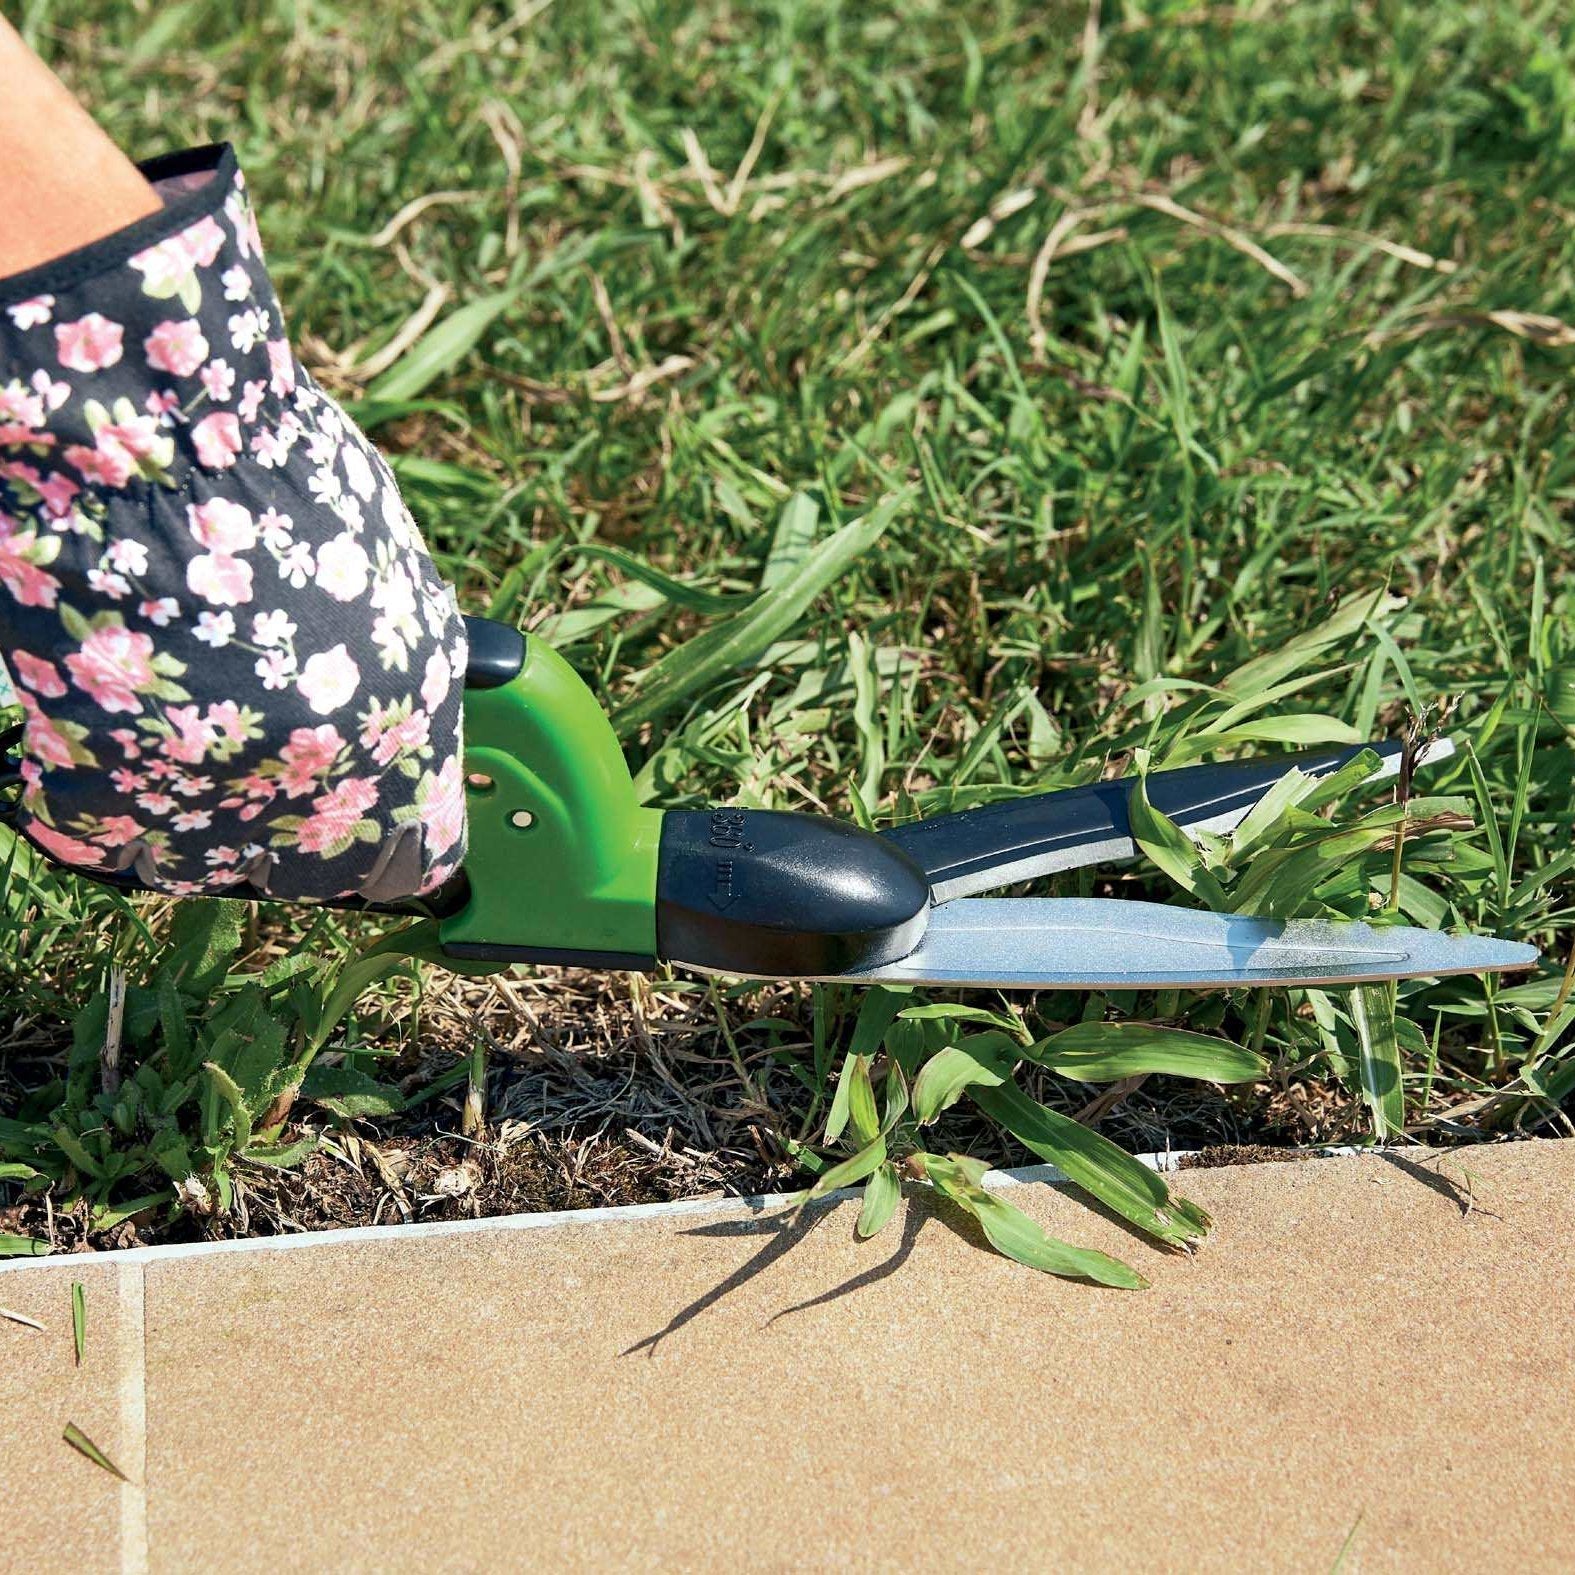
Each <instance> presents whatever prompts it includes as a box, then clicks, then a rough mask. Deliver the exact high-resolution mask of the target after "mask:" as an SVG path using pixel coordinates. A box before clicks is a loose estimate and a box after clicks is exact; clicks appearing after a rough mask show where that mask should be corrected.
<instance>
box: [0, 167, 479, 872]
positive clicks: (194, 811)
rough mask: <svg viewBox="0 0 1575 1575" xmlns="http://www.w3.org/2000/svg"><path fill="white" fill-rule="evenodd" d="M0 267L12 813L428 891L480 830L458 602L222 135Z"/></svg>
mask: <svg viewBox="0 0 1575 1575" xmlns="http://www.w3.org/2000/svg"><path fill="white" fill-rule="evenodd" d="M143 170H144V173H145V174H146V175H147V177H148V179H149V180H150V181H151V182H153V184H154V185H155V187H156V188H157V189H159V190H160V192H161V194H162V195H163V196H164V198H165V207H164V211H163V212H162V213H160V214H157V215H155V216H153V217H152V218H151V219H148V220H144V221H142V222H141V223H139V224H136V225H133V226H131V227H130V228H129V229H127V230H124V231H121V232H120V233H118V234H116V235H113V236H110V237H109V238H108V239H107V240H104V241H101V242H99V243H97V244H96V245H94V246H90V247H88V248H86V249H85V250H83V251H81V252H77V253H74V254H72V255H71V256H69V257H66V258H63V259H61V260H59V261H57V262H54V263H50V264H47V265H45V266H44V267H43V268H40V269H35V270H33V271H31V272H30V273H28V274H25V275H21V276H18V277H15V278H12V279H9V280H4V281H0V648H3V651H4V655H5V659H6V662H7V664H8V666H9V668H10V671H11V673H12V675H13V677H14V680H15V685H16V692H17V700H18V702H19V703H20V705H21V707H22V711H23V716H24V721H25V732H24V735H23V749H24V755H25V758H24V761H23V765H22V777H23V797H22V808H21V813H20V817H19V822H18V823H19V825H20V826H21V828H22V829H23V831H24V832H25V833H26V834H27V835H28V836H29V837H30V838H31V839H32V840H33V841H34V842H35V843H37V844H38V846H40V847H41V848H43V849H44V850H45V851H46V852H47V853H49V854H50V855H51V856H52V857H54V858H55V859H57V860H59V861H61V862H63V863H66V864H70V865H76V866H79V867H81V868H84V869H87V870H92V871H96V872H99V873H102V874H111V873H114V872H118V871H127V870H130V871H133V872H134V873H135V875H136V876H137V877H138V878H139V879H140V880H141V881H142V882H143V883H145V884H147V885H150V886H153V887H155V888H157V889H159V890H162V891H166V892H171V893H175V894H178V895H188V894H194V893H199V892H217V891H222V890H226V889H233V888H238V889H239V890H241V891H242V892H245V891H247V890H261V891H266V892H267V893H269V894H270V895H273V896H277V897H282V898H289V899H303V900H320V901H331V900H335V899H345V898H351V897H358V896H369V897H374V898H377V899H378V900H382V901H391V900H394V899H396V898H399V897H404V896H411V895H416V894H422V893H427V892H430V891H432V890H434V889H435V888H436V887H437V886H439V885H440V884H441V883H442V882H443V881H444V880H445V879H446V878H447V877H448V876H449V875H450V874H451V873H452V872H453V871H454V870H455V868H456V867H457V866H458V864H459V862H460V860H461V859H462V858H463V856H464V851H465V816H464V791H463V776H462V772H461V767H460V692H461V688H462V675H463V673H464V671H465V656H466V653H465V633H464V625H463V622H462V621H461V619H460V618H459V616H458V613H457V611H456V609H455V606H454V602H453V597H452V594H451V593H450V591H449V590H448V588H447V587H446V586H445V585H444V584H443V582H442V581H441V580H440V579H439V577H438V574H437V572H436V570H435V569H434V567H433V565H432V561H431V559H430V558H429V557H428V555H427V552H426V549H425V547H424V546H423V544H422V541H421V536H420V533H419V532H418V531H417V529H416V526H415V523H414V521H413V520H412V519H411V517H410V514H409V512H408V510H407V509H406V508H405V505H404V502H403V500H402V499H401V498H400V495H399V490H398V488H397V486H396V485H395V483H394V479H393V477H392V475H391V474H390V473H389V470H388V467H387V465H386V464H385V463H384V462H383V460H382V458H381V456H379V455H378V453H377V452H376V451H375V450H374V449H373V448H372V447H371V446H370V445H369V444H368V443H367V441H366V439H365V438H364V437H363V436H362V435H361V433H360V431H359V430H357V428H356V427H355V425H354V423H353V422H351V421H350V420H349V418H348V417H347V416H346V415H345V414H344V412H343V411H342V410H340V408H339V407H338V406H337V405H336V404H335V403H334V401H333V400H332V399H330V398H329V397H328V396H327V395H326V394H324V393H323V391H322V390H321V389H320V388H318V387H317V386H316V384H315V383H314V382H313V381H312V379H311V377H310V375H309V374H308V373H307V372H306V370H305V369H304V368H303V367H302V366H301V365H300V363H299V362H298V361H297V360H296V359H295V357H294V356H293V355H292V353H291V351H290V346H289V342H288V340H287V339H286V337H285V332H284V323H283V319H282V317H281V314H280V311H279V303H278V301H277V299H276V298H275V295H274V292H273V288H272V286H271V284H270V283H269V280H268V275H267V272H266V270H265V268H264V266H263V259H262V250H261V246H260V243H259V240H258V235H257V226H256V223H255V221H254V219H253V216H252V210H251V206H250V204H249V202H248V200H247V196H246V188H245V183H244V181H243V179H242V177H241V173H240V170H239V169H238V168H237V167H236V163H235V159H234V156H233V154H232V153H231V152H230V150H229V149H228V148H223V147H221V148H204V149H197V150H194V151H192V152H190V153H182V154H177V155H174V156H173V157H171V158H167V159H161V160H155V161H154V162H153V163H151V164H147V165H144V166H143Z"/></svg>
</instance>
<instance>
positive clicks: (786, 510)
mask: <svg viewBox="0 0 1575 1575" xmlns="http://www.w3.org/2000/svg"><path fill="white" fill-rule="evenodd" d="M819 529H820V504H819V502H818V501H817V499H816V498H815V496H814V494H812V493H809V492H795V493H794V494H793V496H792V497H791V498H789V499H788V500H787V502H786V503H784V504H783V505H782V512H781V513H780V514H778V515H777V528H776V530H775V531H774V532H773V534H772V537H771V550H770V551H769V552H768V553H767V554H766V562H765V567H764V568H763V569H762V570H761V571H760V589H761V590H763V591H769V590H774V589H775V588H776V587H777V586H778V585H781V584H782V583H783V582H784V581H786V580H789V579H791V578H792V576H793V574H794V573H795V572H796V571H797V569H798V568H799V566H800V565H801V564H802V563H803V562H804V560H805V558H807V557H808V556H809V553H810V550H811V548H813V546H814V544H815V536H816V533H817V532H818V531H819Z"/></svg>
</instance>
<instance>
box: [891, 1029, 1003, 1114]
mask: <svg viewBox="0 0 1575 1575" xmlns="http://www.w3.org/2000/svg"><path fill="white" fill-rule="evenodd" d="M1021 1053H1022V1051H1021V1048H1020V1047H1019V1046H1018V1044H1017V1042H1016V1041H1015V1040H1014V1039H1012V1038H1011V1037H1010V1036H1009V1035H1007V1034H1004V1033H1002V1032H1000V1031H999V1030H995V1031H993V1032H990V1033H983V1034H970V1035H969V1036H968V1038H966V1039H964V1040H963V1041H962V1042H961V1043H959V1044H956V1045H948V1046H946V1048H945V1049H942V1050H937V1051H936V1052H935V1054H934V1055H932V1056H931V1057H930V1059H929V1060H928V1061H926V1062H925V1063H924V1065H923V1066H922V1067H920V1068H919V1075H918V1077H917V1078H915V1079H914V1084H913V1113H914V1115H915V1117H916V1118H917V1119H918V1121H919V1124H920V1125H921V1126H925V1125H928V1123H930V1122H931V1121H933V1120H935V1118H936V1117H937V1116H938V1115H940V1113H941V1112H942V1111H943V1110H949V1109H950V1108H951V1107H952V1106H953V1105H955V1104H956V1103H957V1101H958V1100H959V1099H961V1098H962V1096H963V1094H964V1093H965V1092H966V1091H967V1090H968V1089H969V1088H971V1087H973V1086H974V1085H976V1084H980V1083H983V1084H988V1085H990V1086H992V1087H994V1086H998V1085H1000V1084H1001V1083H1004V1082H1005V1081H1006V1080H1007V1078H1009V1077H1010V1076H1011V1075H1012V1067H1013V1065H1014V1063H1015V1062H1016V1060H1017V1057H1018V1056H1019V1055H1020V1054H1021Z"/></svg>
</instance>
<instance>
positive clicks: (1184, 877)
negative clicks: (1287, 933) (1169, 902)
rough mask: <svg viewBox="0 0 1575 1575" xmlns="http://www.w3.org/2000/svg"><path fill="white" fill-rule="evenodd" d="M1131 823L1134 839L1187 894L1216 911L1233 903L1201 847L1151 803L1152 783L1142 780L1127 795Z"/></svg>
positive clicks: (1134, 784) (1129, 821)
mask: <svg viewBox="0 0 1575 1575" xmlns="http://www.w3.org/2000/svg"><path fill="white" fill-rule="evenodd" d="M1127 823H1128V825H1129V826H1130V827H1131V829H1132V840H1133V841H1134V842H1136V843H1137V845H1138V846H1139V847H1140V848H1141V849H1142V850H1143V852H1144V853H1145V854H1147V855H1148V857H1149V858H1150V859H1152V860H1153V861H1154V863H1155V864H1157V865H1158V866H1159V867H1160V869H1162V870H1163V871H1164V872H1165V874H1167V875H1168V876H1169V877H1170V878H1171V879H1172V880H1173V881H1175V883H1176V884H1177V885H1178V886H1180V887H1181V888H1182V889H1183V890H1184V891H1189V892H1191V893H1192V895H1193V896H1194V897H1197V898H1198V899H1199V900H1200V901H1202V902H1204V903H1206V904H1207V905H1208V906H1209V907H1210V908H1213V909H1214V910H1215V911H1216V912H1223V911H1224V910H1225V909H1226V908H1227V907H1228V906H1229V904H1228V903H1227V901H1226V897H1225V891H1224V888H1223V887H1222V886H1221V885H1220V883H1219V881H1218V880H1216V879H1215V877H1214V876H1213V875H1212V874H1211V873H1210V872H1209V871H1208V870H1207V869H1205V868H1204V866H1203V855H1202V854H1201V853H1200V852H1199V851H1198V847H1197V844H1196V843H1195V842H1193V840H1192V839H1191V838H1190V837H1189V836H1188V835H1187V834H1186V832H1184V831H1183V830H1182V829H1181V827H1180V826H1178V825H1177V824H1176V823H1175V821H1173V820H1172V819H1171V818H1170V817H1169V816H1168V815H1165V814H1162V813H1161V812H1160V811H1159V810H1157V809H1155V808H1154V806H1153V805H1152V804H1151V803H1150V802H1149V798H1148V784H1147V783H1146V782H1145V781H1144V780H1143V778H1142V777H1139V778H1138V779H1137V780H1136V781H1135V782H1134V783H1133V784H1132V791H1131V792H1130V793H1129V794H1128V795H1127Z"/></svg>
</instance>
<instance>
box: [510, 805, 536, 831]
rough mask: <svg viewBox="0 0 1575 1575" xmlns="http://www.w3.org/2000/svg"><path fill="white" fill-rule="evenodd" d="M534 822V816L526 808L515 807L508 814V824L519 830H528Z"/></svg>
mask: <svg viewBox="0 0 1575 1575" xmlns="http://www.w3.org/2000/svg"><path fill="white" fill-rule="evenodd" d="M535 823H536V817H535V816H534V815H533V814H531V812H530V811H529V810H528V809H517V810H515V811H514V813H513V814H512V815H510V816H509V824H510V825H511V826H513V827H515V828H516V829H518V830H520V831H528V830H529V829H530V828H531V826H533V825H534V824H535Z"/></svg>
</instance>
